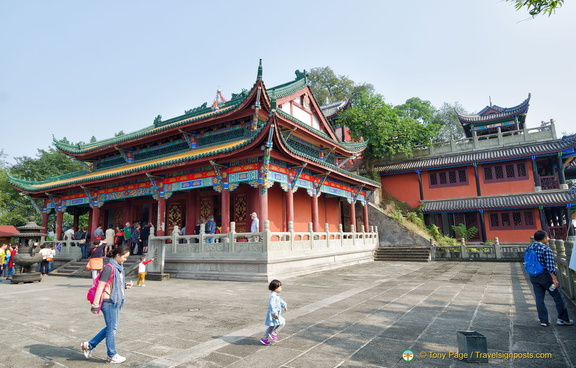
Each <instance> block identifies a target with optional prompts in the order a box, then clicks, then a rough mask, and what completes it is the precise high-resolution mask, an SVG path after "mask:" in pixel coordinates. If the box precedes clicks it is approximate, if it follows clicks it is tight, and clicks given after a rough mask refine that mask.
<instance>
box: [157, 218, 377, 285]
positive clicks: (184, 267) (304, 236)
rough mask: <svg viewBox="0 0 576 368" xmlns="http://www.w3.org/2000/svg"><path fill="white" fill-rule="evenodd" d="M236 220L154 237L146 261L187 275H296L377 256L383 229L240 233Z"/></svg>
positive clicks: (162, 270) (240, 277)
mask: <svg viewBox="0 0 576 368" xmlns="http://www.w3.org/2000/svg"><path fill="white" fill-rule="evenodd" d="M235 229H236V225H235V223H234V222H232V223H231V224H230V232H229V233H226V234H204V233H203V231H202V230H203V229H202V228H201V231H200V234H199V235H179V234H177V233H175V234H172V235H171V236H150V240H149V245H148V258H155V259H156V260H155V261H154V262H152V263H150V264H148V265H147V267H148V272H150V273H161V274H164V273H170V274H171V275H175V276H176V277H182V278H205V279H227V280H244V281H251V280H253V281H256V280H263V279H268V278H269V277H273V276H274V277H280V276H282V277H284V276H294V275H300V274H305V273H310V272H315V271H319V270H324V269H329V268H336V267H341V266H344V265H348V264H354V263H359V262H368V261H371V260H373V251H374V250H375V249H376V248H377V247H378V232H377V231H376V229H375V228H374V227H372V228H371V230H370V232H356V231H351V232H344V231H343V230H342V226H341V225H340V226H339V230H338V231H336V232H331V231H329V228H328V225H327V224H326V225H325V229H324V231H323V232H314V231H312V224H309V225H308V231H305V232H296V231H294V230H293V225H292V223H289V224H288V231H286V232H272V231H270V223H269V221H264V231H262V232H258V233H237V232H236V230H235Z"/></svg>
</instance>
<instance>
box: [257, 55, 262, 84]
mask: <svg viewBox="0 0 576 368" xmlns="http://www.w3.org/2000/svg"><path fill="white" fill-rule="evenodd" d="M257 79H258V80H262V59H260V63H259V64H258V76H257Z"/></svg>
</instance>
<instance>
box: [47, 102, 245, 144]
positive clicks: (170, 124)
mask: <svg viewBox="0 0 576 368" xmlns="http://www.w3.org/2000/svg"><path fill="white" fill-rule="evenodd" d="M239 95H240V96H242V98H241V99H237V100H231V101H228V102H227V103H225V105H224V106H223V107H221V108H220V109H218V110H215V111H211V110H210V109H208V110H209V111H206V110H204V109H202V110H199V111H197V113H198V114H200V113H201V114H200V115H197V114H194V115H192V116H186V114H185V115H181V116H178V117H175V118H172V119H169V120H166V121H164V122H162V125H157V126H155V125H151V126H148V127H146V128H142V129H140V130H136V131H134V132H131V133H126V134H122V135H119V136H116V137H111V138H107V139H103V140H100V141H97V142H94V143H85V144H80V143H78V144H70V143H65V142H62V141H58V140H56V138H53V141H54V145H55V146H56V148H58V149H59V150H61V151H64V152H67V153H71V154H80V153H88V152H91V151H94V150H96V149H99V148H104V147H107V146H111V145H114V144H120V143H122V142H126V141H130V140H132V139H136V138H140V137H142V136H144V135H146V134H149V133H155V132H162V131H164V130H168V129H170V128H174V127H178V126H181V125H184V124H188V123H191V122H194V121H197V120H199V119H202V118H206V117H208V116H210V117H213V116H217V115H220V114H223V113H225V112H228V111H229V110H230V109H232V108H234V107H237V106H238V105H240V104H241V103H242V102H243V101H244V99H245V98H246V97H247V96H246V95H244V94H243V93H240V94H239Z"/></svg>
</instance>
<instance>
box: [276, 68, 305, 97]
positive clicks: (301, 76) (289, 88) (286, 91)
mask: <svg viewBox="0 0 576 368" xmlns="http://www.w3.org/2000/svg"><path fill="white" fill-rule="evenodd" d="M306 75H307V74H306V72H303V73H301V72H300V71H298V70H297V71H296V79H294V80H293V81H290V82H287V83H284V84H280V85H278V86H275V87H272V88H268V89H266V92H268V94H273V95H274V96H275V97H276V98H282V97H285V96H289V95H291V94H292V93H294V92H297V91H299V90H301V89H302V88H304V87H306V86H307V85H308V78H307V77H306Z"/></svg>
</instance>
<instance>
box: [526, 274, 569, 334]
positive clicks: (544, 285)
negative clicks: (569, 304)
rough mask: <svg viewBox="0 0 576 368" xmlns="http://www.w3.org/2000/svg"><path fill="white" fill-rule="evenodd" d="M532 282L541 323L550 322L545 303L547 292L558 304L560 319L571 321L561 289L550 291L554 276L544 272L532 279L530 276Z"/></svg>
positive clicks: (557, 309)
mask: <svg viewBox="0 0 576 368" xmlns="http://www.w3.org/2000/svg"><path fill="white" fill-rule="evenodd" d="M530 282H532V288H533V289H534V298H535V299H536V310H537V311H538V319H539V320H540V323H548V322H550V321H549V319H548V309H546V304H545V303H544V297H545V296H546V291H548V293H549V294H550V296H551V297H552V299H554V303H556V311H557V312H558V318H559V319H561V320H563V321H569V320H570V317H568V310H567V309H566V302H565V301H564V297H563V296H562V292H560V289H558V288H557V289H554V291H550V290H548V288H549V287H550V285H552V276H550V274H549V273H547V272H544V273H543V274H541V275H539V276H536V277H532V276H530Z"/></svg>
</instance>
